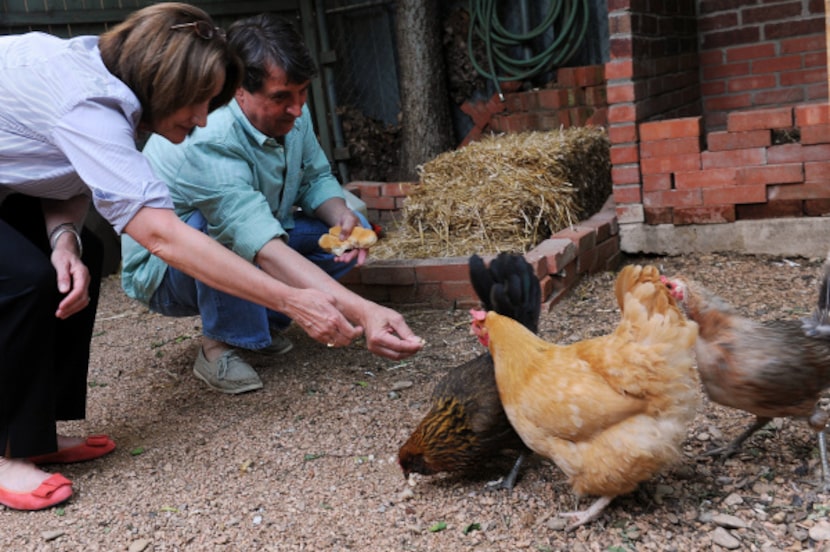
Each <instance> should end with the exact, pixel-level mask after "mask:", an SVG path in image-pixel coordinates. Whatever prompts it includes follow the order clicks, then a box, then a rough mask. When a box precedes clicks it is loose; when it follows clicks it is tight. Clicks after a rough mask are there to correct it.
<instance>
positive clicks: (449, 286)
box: [418, 277, 479, 308]
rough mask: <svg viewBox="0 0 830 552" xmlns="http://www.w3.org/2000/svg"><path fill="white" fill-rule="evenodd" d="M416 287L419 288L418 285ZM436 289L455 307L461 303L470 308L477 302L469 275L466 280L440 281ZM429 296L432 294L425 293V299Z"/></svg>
mask: <svg viewBox="0 0 830 552" xmlns="http://www.w3.org/2000/svg"><path fill="white" fill-rule="evenodd" d="M418 287H419V288H420V286H418ZM438 289H439V290H440V294H441V298H442V299H444V300H445V301H446V302H447V303H449V304H453V305H455V306H456V307H457V306H458V305H459V304H462V305H465V306H466V305H469V306H468V307H467V308H470V307H471V306H473V305H476V304H478V303H479V299H478V296H477V295H476V292H475V289H473V285H472V284H471V283H470V279H469V277H467V279H466V280H463V281H458V282H440V283H439V284H438ZM419 291H420V290H419ZM431 296H432V294H429V295H426V297H425V299H428V298H430V297H431ZM430 303H433V304H435V302H434V300H432V301H430Z"/></svg>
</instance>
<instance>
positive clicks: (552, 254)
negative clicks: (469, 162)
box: [341, 198, 621, 308]
mask: <svg viewBox="0 0 830 552" xmlns="http://www.w3.org/2000/svg"><path fill="white" fill-rule="evenodd" d="M489 258H490V257H485V260H489ZM525 258H526V259H527V260H528V262H530V263H531V264H532V265H533V266H534V267H535V269H536V274H537V276H539V280H540V282H541V285H542V298H543V303H544V307H545V308H550V307H551V306H553V305H554V304H555V303H556V302H557V301H559V300H560V299H561V298H562V297H563V296H564V295H565V294H566V293H567V292H568V291H569V290H571V289H572V288H573V287H574V286H575V285H576V284H577V283H579V281H580V279H581V278H582V275H583V274H588V273H593V272H600V271H603V270H614V269H616V268H617V266H619V263H620V259H621V252H620V228H619V224H618V222H617V214H616V207H615V205H614V202H613V200H612V199H611V198H609V199H608V201H607V202H606V203H605V205H604V206H603V207H602V209H600V211H598V212H597V213H596V214H594V215H593V216H591V217H589V218H588V219H587V220H584V221H582V222H580V223H578V224H576V225H574V226H570V227H568V228H566V229H564V230H561V231H559V232H557V233H556V234H554V235H553V236H551V237H550V238H549V239H547V240H545V241H543V242H542V243H540V244H539V245H537V246H536V247H534V248H533V249H531V250H530V251H528V252H527V253H526V254H525ZM467 261H468V257H437V258H431V259H390V260H375V259H371V257H370V260H369V261H367V262H366V264H365V265H363V266H361V267H357V268H355V269H354V270H352V271H351V272H350V273H349V274H347V275H346V276H345V277H344V278H343V279H341V283H342V284H344V285H345V286H346V287H348V288H349V289H351V290H352V291H354V292H355V293H358V294H360V295H361V296H363V297H366V298H367V299H370V300H372V301H375V302H378V303H386V304H390V303H391V304H398V305H427V306H430V307H439V308H446V307H451V308H471V307H476V306H478V305H479V301H478V298H477V296H476V294H475V291H474V290H473V287H472V285H471V284H470V278H469V273H468V268H467Z"/></svg>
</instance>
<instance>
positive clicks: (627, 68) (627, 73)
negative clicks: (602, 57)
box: [605, 59, 634, 81]
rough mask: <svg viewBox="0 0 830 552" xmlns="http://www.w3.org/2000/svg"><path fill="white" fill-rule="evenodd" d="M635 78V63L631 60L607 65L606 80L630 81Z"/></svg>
mask: <svg viewBox="0 0 830 552" xmlns="http://www.w3.org/2000/svg"><path fill="white" fill-rule="evenodd" d="M633 76H634V62H633V61H632V60H631V59H620V60H614V61H609V62H608V63H606V64H605V78H606V79H608V80H609V81H610V80H613V79H629V78H631V77H633Z"/></svg>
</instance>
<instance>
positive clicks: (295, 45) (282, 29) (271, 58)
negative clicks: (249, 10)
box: [228, 13, 317, 93]
mask: <svg viewBox="0 0 830 552" xmlns="http://www.w3.org/2000/svg"><path fill="white" fill-rule="evenodd" d="M228 42H229V43H230V45H231V47H232V48H233V49H234V50H236V53H237V54H238V55H239V57H240V58H242V62H243V63H244V64H245V74H244V77H243V79H242V87H243V88H244V89H245V90H247V91H248V92H252V93H253V92H257V91H259V90H260V89H261V88H262V81H263V79H264V78H265V76H266V75H267V74H268V66H269V65H276V66H277V67H280V68H281V69H282V70H283V71H285V74H286V76H287V77H288V82H290V83H291V84H301V83H304V82H306V81H308V80H311V78H312V77H314V76H315V75H316V74H317V67H316V65H315V64H314V59H312V57H311V52H309V50H308V48H307V47H306V45H305V42H304V41H303V37H302V35H300V33H298V32H297V30H296V29H295V28H294V26H293V25H292V24H291V23H290V22H289V21H288V20H286V19H284V18H282V17H278V16H276V15H274V14H271V13H262V14H259V15H254V16H252V17H248V18H246V19H240V20H239V21H235V22H234V23H233V24H232V25H231V26H230V28H229V29H228Z"/></svg>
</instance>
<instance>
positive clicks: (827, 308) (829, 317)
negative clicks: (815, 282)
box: [801, 257, 830, 339]
mask: <svg viewBox="0 0 830 552" xmlns="http://www.w3.org/2000/svg"><path fill="white" fill-rule="evenodd" d="M801 322H802V328H803V330H804V333H805V334H807V335H808V336H810V337H825V338H828V339H830V257H828V259H827V260H826V261H824V267H823V272H822V276H821V283H820V284H819V289H818V301H817V302H816V308H815V310H814V311H813V316H811V317H810V318H804V319H803V320H802V321H801Z"/></svg>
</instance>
